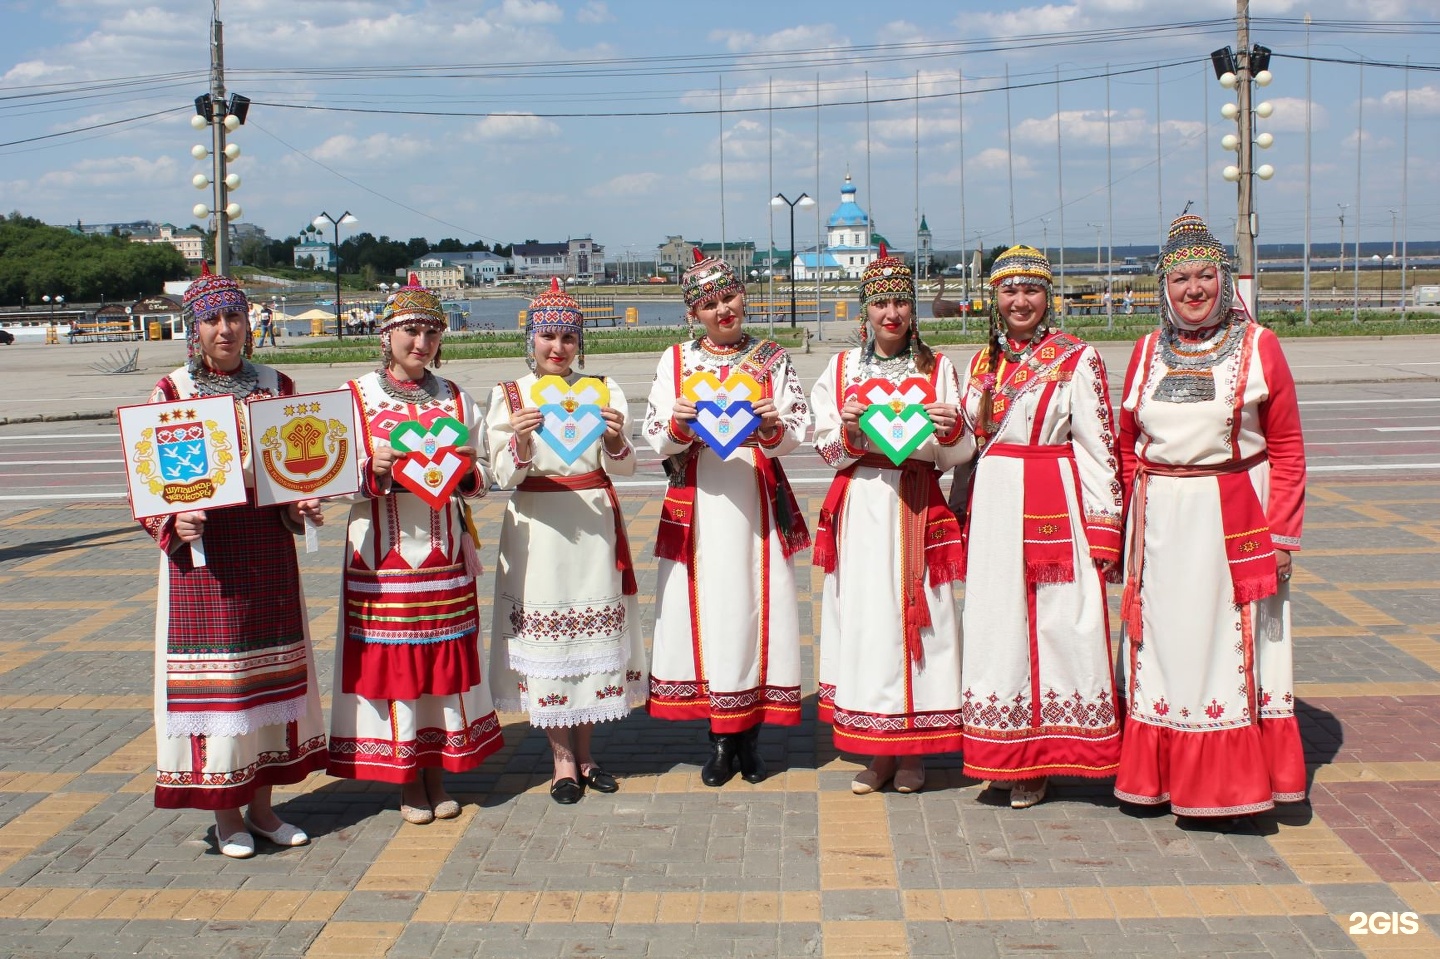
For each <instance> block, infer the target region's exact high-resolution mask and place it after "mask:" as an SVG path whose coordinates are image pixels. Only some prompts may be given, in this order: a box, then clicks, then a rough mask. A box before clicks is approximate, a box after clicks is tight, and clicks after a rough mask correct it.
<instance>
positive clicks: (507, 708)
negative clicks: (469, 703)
mask: <svg viewBox="0 0 1440 959" xmlns="http://www.w3.org/2000/svg"><path fill="white" fill-rule="evenodd" d="M649 701H650V697H649V695H648V694H647V693H646V692H645V690H644V688H643V687H641V688H631V689H627V690H626V692H625V697H624V699H617V700H615V701H607V702H603V703H600V704H599V705H596V706H585V707H583V708H578V709H568V708H566V709H556V710H553V711H550V712H544V713H538V714H537V713H536V712H535V710H533V709H531V708H530V705H529V697H528V696H519V697H514V698H511V697H506V696H501V697H499V698H497V699H496V700H495V709H496V710H497V711H499V712H502V713H528V714H529V716H530V725H532V726H534V727H536V728H537V729H560V728H564V727H567V726H580V725H583V724H585V723H608V722H612V721H614V720H616V719H624V718H625V717H626V716H628V715H629V714H630V713H631V711H633V710H636V709H639V708H640V707H642V706H644V705H645V704H646V703H647V702H649Z"/></svg>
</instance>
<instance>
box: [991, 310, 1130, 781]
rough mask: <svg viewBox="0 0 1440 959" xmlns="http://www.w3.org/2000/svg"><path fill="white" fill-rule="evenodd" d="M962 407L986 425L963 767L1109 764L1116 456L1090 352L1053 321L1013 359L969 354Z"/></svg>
mask: <svg viewBox="0 0 1440 959" xmlns="http://www.w3.org/2000/svg"><path fill="white" fill-rule="evenodd" d="M966 379H967V382H966V387H965V403H964V407H965V416H966V419H967V420H968V421H969V422H970V423H971V424H972V426H974V428H975V429H977V430H978V429H979V426H976V425H974V424H977V423H978V420H979V417H980V406H981V401H982V399H983V392H984V390H983V388H984V386H985V385H987V384H992V383H993V397H994V399H993V405H992V414H991V418H992V420H993V421H994V423H995V425H994V427H993V432H992V433H990V434H988V435H983V436H980V437H978V439H979V441H980V454H979V457H978V459H977V461H976V463H975V465H974V474H973V476H974V480H973V483H972V485H971V495H970V500H969V507H968V510H967V520H968V525H967V547H966V548H967V563H966V576H965V613H964V626H965V661H964V670H963V672H964V675H965V707H964V715H965V774H966V775H968V776H974V777H976V778H978V779H996V780H1002V781H1005V780H1011V781H1014V780H1024V779H1032V778H1036V777H1040V776H1051V775H1067V776H1086V777H1091V778H1103V777H1108V776H1113V775H1115V769H1116V767H1117V766H1118V764H1119V761H1120V715H1119V704H1118V702H1117V696H1116V691H1115V678H1114V675H1115V674H1114V666H1113V664H1112V662H1111V656H1110V623H1109V613H1108V611H1107V610H1106V607H1105V583H1104V579H1103V574H1102V573H1101V572H1100V570H1099V569H1098V568H1097V567H1096V566H1095V561H1096V560H1102V559H1103V560H1110V561H1111V562H1112V563H1114V564H1115V565H1116V567H1118V564H1119V559H1120V508H1121V495H1120V464H1119V460H1118V458H1117V455H1116V450H1115V428H1114V418H1113V415H1112V412H1111V408H1110V399H1109V395H1108V392H1107V387H1106V382H1105V364H1104V363H1103V362H1102V361H1101V359H1100V354H1099V353H1097V352H1095V349H1094V348H1093V347H1091V346H1089V345H1087V344H1086V343H1085V342H1084V341H1083V340H1080V339H1077V338H1076V337H1074V336H1072V335H1070V334H1069V333H1063V332H1059V331H1056V332H1052V333H1050V334H1049V335H1047V336H1046V337H1045V338H1044V339H1043V340H1040V341H1039V342H1037V343H1035V344H1034V347H1033V349H1032V351H1031V352H1030V354H1029V355H1028V356H1026V357H1024V358H1023V359H1021V360H1019V361H1018V362H1013V361H1011V360H1009V359H1007V358H1006V357H1005V356H1004V355H1003V354H1002V355H1001V356H1000V360H999V367H998V369H994V370H992V369H990V351H989V350H981V351H980V352H979V353H977V354H976V355H975V357H974V358H973V359H972V360H971V362H970V369H969V375H968V376H967V378H966Z"/></svg>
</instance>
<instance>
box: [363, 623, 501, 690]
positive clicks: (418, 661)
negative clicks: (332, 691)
mask: <svg viewBox="0 0 1440 959" xmlns="http://www.w3.org/2000/svg"><path fill="white" fill-rule="evenodd" d="M479 639H480V637H479V634H478V633H470V634H468V635H465V636H460V637H457V638H456V639H447V640H442V641H441V642H438V643H404V644H400V643H367V642H363V641H361V640H358V639H346V640H345V643H344V650H343V654H342V655H343V657H344V681H343V682H342V683H341V687H340V689H341V692H345V693H352V694H355V695H357V696H363V697H364V698H366V699H419V698H420V697H421V696H453V695H456V694H458V693H463V692H464V691H465V690H467V689H472V688H474V687H476V686H479V685H480V683H481V673H480V651H479Z"/></svg>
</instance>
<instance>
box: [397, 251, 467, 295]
mask: <svg viewBox="0 0 1440 959" xmlns="http://www.w3.org/2000/svg"><path fill="white" fill-rule="evenodd" d="M410 272H411V273H414V274H415V276H416V277H417V278H418V279H419V280H420V285H421V286H424V287H428V288H429V289H432V290H445V289H454V288H457V287H460V286H463V285H464V284H465V270H464V269H463V268H462V267H460V266H458V265H456V264H453V263H448V262H446V261H445V259H444V254H429V253H427V254H426V255H424V256H422V257H420V259H418V260H416V261H415V263H414V265H413V266H411V268H410Z"/></svg>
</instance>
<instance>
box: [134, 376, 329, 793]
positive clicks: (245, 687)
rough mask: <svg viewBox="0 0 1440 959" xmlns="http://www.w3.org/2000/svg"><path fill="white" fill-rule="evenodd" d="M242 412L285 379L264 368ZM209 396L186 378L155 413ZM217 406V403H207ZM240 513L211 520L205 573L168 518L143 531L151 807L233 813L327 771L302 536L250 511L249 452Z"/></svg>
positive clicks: (240, 405)
mask: <svg viewBox="0 0 1440 959" xmlns="http://www.w3.org/2000/svg"><path fill="white" fill-rule="evenodd" d="M249 365H250V366H251V368H253V369H254V370H255V371H256V372H257V374H258V380H257V381H256V384H255V387H254V389H253V390H252V391H251V392H250V394H249V395H248V396H247V397H245V399H244V400H237V402H236V407H237V409H236V412H237V413H238V414H239V415H240V423H241V433H242V435H243V434H244V433H245V425H244V424H245V403H246V402H247V401H248V400H249V399H251V398H255V397H262V398H263V397H267V396H289V395H291V394H293V393H294V392H295V384H294V383H292V382H291V381H290V378H289V377H287V376H285V375H284V374H282V373H279V372H277V371H276V370H273V369H271V368H270V367H268V366H260V365H258V364H249ZM200 395H204V394H202V393H201V391H200V390H199V388H197V386H196V383H195V381H194V380H193V379H192V377H191V376H190V374H189V373H188V372H187V371H186V370H185V369H183V368H181V369H178V370H176V371H175V372H174V373H171V374H170V375H169V376H167V377H165V378H164V379H162V380H161V381H160V382H159V384H158V385H157V386H156V387H155V391H154V393H152V394H151V396H150V401H151V402H152V403H158V402H164V401H173V400H183V399H190V398H193V397H196V396H200ZM210 395H213V394H210ZM241 465H242V472H243V473H244V475H245V481H246V485H247V488H248V500H249V501H248V502H247V503H246V505H243V506H230V507H227V508H225V509H213V510H207V511H206V519H205V532H204V545H205V555H206V565H204V566H196V565H195V564H194V563H193V561H192V558H191V554H190V547H189V545H188V544H186V543H182V542H181V541H180V539H179V538H178V537H177V536H176V535H175V519H174V517H173V516H157V517H153V518H150V519H146V520H142V521H141V523H140V525H141V526H142V527H143V528H144V529H145V531H146V532H147V533H149V534H150V535H151V536H152V537H154V538H155V543H156V545H157V546H159V547H160V549H161V551H162V553H161V557H160V585H159V589H158V592H157V596H156V603H155V607H156V609H155V738H156V741H157V746H158V750H157V758H156V762H155V805H156V806H157V807H159V808H161V809H238V808H239V807H241V806H245V805H248V804H249V803H250V801H251V799H253V798H254V796H255V791H256V790H257V789H259V788H262V787H265V786H284V785H290V784H292V783H298V782H300V781H301V780H303V779H304V778H305V777H306V776H308V775H309V774H310V773H311V772H313V771H315V770H317V769H323V768H325V720H324V717H323V716H322V715H321V712H320V692H319V687H318V686H317V685H316V682H315V659H314V653H313V651H312V650H311V647H310V628H309V619H308V617H307V616H306V613H305V595H304V593H303V592H302V591H301V588H300V567H299V565H298V564H297V563H296V561H295V534H296V533H298V532H300V531H301V530H300V529H299V528H293V527H291V526H290V524H289V520H288V517H287V515H286V508H285V507H284V506H255V505H253V503H254V499H255V497H254V487H253V477H254V473H253V471H252V468H251V464H250V450H249V448H248V444H246V445H245V447H244V449H243V460H242V464H241Z"/></svg>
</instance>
